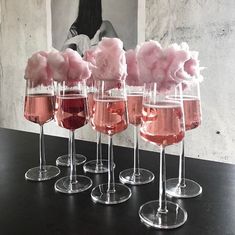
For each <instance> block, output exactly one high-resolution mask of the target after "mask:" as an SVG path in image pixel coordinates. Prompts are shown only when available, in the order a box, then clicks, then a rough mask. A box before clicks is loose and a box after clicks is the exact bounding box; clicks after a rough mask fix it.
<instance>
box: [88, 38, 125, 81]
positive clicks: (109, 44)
mask: <svg viewBox="0 0 235 235" xmlns="http://www.w3.org/2000/svg"><path fill="white" fill-rule="evenodd" d="M94 59H95V63H94V64H95V66H94V67H92V73H93V76H94V77H95V79H100V80H122V79H125V77H126V74H127V65H126V58H125V52H124V50H123V43H122V41H121V40H120V39H118V38H103V39H102V40H101V41H100V42H99V44H98V46H97V48H96V50H95V53H94Z"/></svg>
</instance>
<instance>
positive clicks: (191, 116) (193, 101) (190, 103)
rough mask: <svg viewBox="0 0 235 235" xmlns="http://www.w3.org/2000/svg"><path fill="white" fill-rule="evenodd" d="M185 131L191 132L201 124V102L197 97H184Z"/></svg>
mask: <svg viewBox="0 0 235 235" xmlns="http://www.w3.org/2000/svg"><path fill="white" fill-rule="evenodd" d="M183 103H184V118H185V129H186V130H191V129H194V128H196V127H198V126H199V125H200V124H201V108H200V100H199V99H198V98H197V97H190V96H189V97H183Z"/></svg>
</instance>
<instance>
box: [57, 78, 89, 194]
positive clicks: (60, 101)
mask: <svg viewBox="0 0 235 235" xmlns="http://www.w3.org/2000/svg"><path fill="white" fill-rule="evenodd" d="M55 120H56V122H57V124H58V125H59V126H60V127H63V128H65V129H68V130H69V135H70V138H69V140H70V141H69V156H70V175H69V176H66V177H63V178H61V179H59V180H57V181H56V183H55V190H56V191H58V192H62V193H67V194H72V193H78V192H82V191H85V190H87V189H89V188H90V187H91V185H92V181H91V179H90V178H88V177H86V176H83V175H76V164H75V161H74V153H75V145H74V144H75V141H74V131H75V130H76V129H79V128H81V127H83V126H84V125H85V124H86V123H87V94H86V84H85V81H77V80H72V81H71V80H68V81H62V82H57V90H56V104H55Z"/></svg>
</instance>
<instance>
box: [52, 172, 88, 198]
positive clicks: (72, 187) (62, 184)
mask: <svg viewBox="0 0 235 235" xmlns="http://www.w3.org/2000/svg"><path fill="white" fill-rule="evenodd" d="M73 181H74V182H75V183H70V177H69V176H66V177H63V178H61V179H59V180H57V181H56V183H55V190H56V191H57V192H60V193H67V194H73V193H80V192H83V191H85V190H87V189H89V188H90V187H91V186H92V181H91V179H90V178H89V177H86V176H83V175H74V176H73Z"/></svg>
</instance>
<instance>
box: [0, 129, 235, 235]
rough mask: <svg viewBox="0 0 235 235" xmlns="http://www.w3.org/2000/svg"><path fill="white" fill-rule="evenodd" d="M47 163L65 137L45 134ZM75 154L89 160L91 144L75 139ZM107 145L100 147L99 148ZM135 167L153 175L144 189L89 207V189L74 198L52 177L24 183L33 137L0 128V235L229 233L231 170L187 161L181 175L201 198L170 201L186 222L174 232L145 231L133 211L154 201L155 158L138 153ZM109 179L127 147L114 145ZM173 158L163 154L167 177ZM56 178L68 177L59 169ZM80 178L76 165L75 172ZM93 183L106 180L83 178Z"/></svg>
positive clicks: (33, 156)
mask: <svg viewBox="0 0 235 235" xmlns="http://www.w3.org/2000/svg"><path fill="white" fill-rule="evenodd" d="M45 141H46V153H47V162H48V163H49V164H54V163H55V160H56V158H57V157H58V156H59V155H60V154H65V153H66V151H67V139H64V138H58V137H53V136H46V138H45ZM76 146H77V150H78V152H80V153H83V154H84V155H86V156H87V158H88V159H95V149H96V145H95V143H91V142H85V141H77V142H76ZM106 149H107V146H104V150H106ZM140 154H141V165H142V167H144V168H147V169H149V170H151V171H153V172H154V173H155V177H156V178H155V181H154V182H153V183H151V184H148V185H143V186H132V187H131V189H132V193H133V194H132V197H131V198H130V199H129V200H128V201H127V202H125V203H122V204H119V205H114V206H106V205H101V204H94V203H93V202H92V201H91V198H90V192H91V189H90V190H88V191H86V192H83V193H80V194H74V195H65V194H61V193H57V192H55V191H54V183H55V181H56V179H53V180H50V181H46V182H41V183H37V182H30V181H26V180H25V179H24V173H25V172H26V170H28V169H29V168H31V167H34V166H36V165H37V164H38V135H37V134H33V133H27V132H21V131H15V130H8V129H0V234H1V235H8V234H9V235H15V234H17V235H27V234H30V235H37V234H40V235H46V234H50V235H54V234H61V235H62V234H63V235H75V234H80V235H86V234H87V235H95V234H100V235H104V234H121V235H125V234H135V235H136V234H141V235H143V234H161V235H162V234H169V235H171V234H174V235H177V234H181V235H182V234H185V235H194V234H195V235H205V234H209V235H217V234H218V235H232V234H235V202H234V199H235V166H233V165H228V164H222V163H215V162H210V161H204V160H197V159H187V167H186V169H187V172H186V174H187V176H188V178H190V179H194V180H196V181H197V182H199V183H200V184H201V186H202V187H203V193H202V195H201V196H199V197H196V198H193V199H184V200H176V199H174V200H173V201H177V202H178V203H179V204H181V205H182V206H183V207H184V208H185V209H186V210H187V212H188V220H187V222H186V223H185V224H184V225H183V226H182V227H180V228H178V229H174V230H168V231H166V230H156V229H152V228H147V227H146V226H145V225H143V224H142V223H141V222H140V219H139V216H138V210H139V207H140V206H141V205H142V204H143V203H145V202H147V201H150V200H155V199H157V198H158V169H159V162H158V161H159V158H158V154H157V153H154V152H148V151H141V152H140ZM114 158H115V162H116V169H115V175H116V180H117V181H118V174H119V172H120V171H121V170H123V169H126V168H129V167H131V166H132V149H129V148H123V147H115V148H114ZM177 168H178V158H177V157H175V156H170V155H168V156H167V177H168V178H169V177H175V176H177ZM61 170H62V172H61V175H60V176H59V177H61V176H63V175H66V174H68V170H67V168H61ZM77 170H78V173H80V174H83V170H82V167H78V168H77ZM87 175H88V176H90V177H91V179H92V180H93V185H97V184H99V183H101V182H107V175H106V174H104V175H103V174H100V175H93V174H87Z"/></svg>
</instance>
